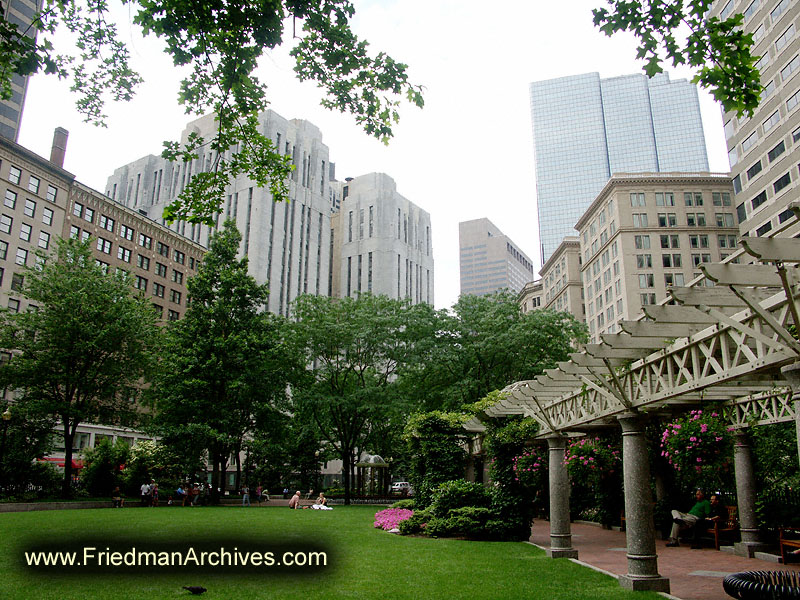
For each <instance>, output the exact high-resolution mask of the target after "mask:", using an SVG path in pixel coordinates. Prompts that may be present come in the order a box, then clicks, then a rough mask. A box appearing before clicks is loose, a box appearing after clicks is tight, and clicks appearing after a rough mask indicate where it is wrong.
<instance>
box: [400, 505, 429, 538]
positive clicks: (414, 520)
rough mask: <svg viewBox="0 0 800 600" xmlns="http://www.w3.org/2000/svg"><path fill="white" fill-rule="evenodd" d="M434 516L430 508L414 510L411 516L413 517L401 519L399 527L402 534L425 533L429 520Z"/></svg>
mask: <svg viewBox="0 0 800 600" xmlns="http://www.w3.org/2000/svg"><path fill="white" fill-rule="evenodd" d="M432 518H433V515H431V512H430V510H428V509H423V510H417V511H414V514H413V515H412V516H411V518H409V519H406V520H405V521H400V525H398V529H400V533H401V534H402V535H413V534H419V533H424V530H425V529H426V526H427V524H428V521H430V520H431V519H432Z"/></svg>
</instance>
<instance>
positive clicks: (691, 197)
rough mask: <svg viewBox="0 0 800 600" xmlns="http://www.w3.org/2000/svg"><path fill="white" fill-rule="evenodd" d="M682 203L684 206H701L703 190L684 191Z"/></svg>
mask: <svg viewBox="0 0 800 600" xmlns="http://www.w3.org/2000/svg"><path fill="white" fill-rule="evenodd" d="M683 203H684V204H685V205H686V206H703V192H684V193H683Z"/></svg>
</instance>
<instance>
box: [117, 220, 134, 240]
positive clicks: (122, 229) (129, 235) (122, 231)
mask: <svg viewBox="0 0 800 600" xmlns="http://www.w3.org/2000/svg"><path fill="white" fill-rule="evenodd" d="M119 235H120V237H122V238H125V239H126V240H128V241H129V242H132V241H133V229H131V228H130V227H128V226H127V225H122V224H121V223H120V226H119Z"/></svg>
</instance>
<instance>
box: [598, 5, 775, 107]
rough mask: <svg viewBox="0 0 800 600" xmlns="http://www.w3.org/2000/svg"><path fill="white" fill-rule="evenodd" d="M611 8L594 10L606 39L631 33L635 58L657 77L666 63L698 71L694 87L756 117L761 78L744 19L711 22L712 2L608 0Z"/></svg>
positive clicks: (713, 19) (728, 18)
mask: <svg viewBox="0 0 800 600" xmlns="http://www.w3.org/2000/svg"><path fill="white" fill-rule="evenodd" d="M606 2H607V3H608V5H609V6H610V8H596V9H594V10H593V11H592V14H593V15H594V24H595V25H596V26H597V27H599V28H600V31H602V32H603V33H605V34H606V35H609V36H610V35H613V34H615V33H617V32H620V31H630V32H631V33H633V34H634V35H635V36H636V37H637V38H638V39H639V47H638V49H637V53H636V58H640V59H643V60H645V61H646V64H645V67H644V71H645V72H646V73H647V75H648V76H650V77H652V76H653V75H655V74H656V73H660V72H661V71H663V67H662V66H661V65H662V63H663V62H665V61H671V62H672V65H673V66H675V67H677V66H681V65H686V66H689V67H692V68H693V69H695V70H696V75H695V77H694V78H693V79H692V81H693V83H697V84H700V85H701V86H702V87H704V88H706V89H707V90H709V91H710V92H711V94H712V95H713V96H714V98H716V99H717V100H718V101H719V102H720V103H721V104H722V106H723V108H724V109H725V110H726V111H735V112H736V113H737V115H739V116H742V115H743V114H748V115H749V116H752V113H753V110H755V108H756V106H758V102H759V100H760V96H761V89H762V88H761V77H760V74H759V72H758V69H757V68H756V67H755V64H756V62H757V61H758V58H759V57H754V56H753V55H752V53H751V49H752V47H753V36H752V35H751V34H749V33H744V31H743V30H742V25H743V23H744V16H743V15H742V14H740V13H736V14H732V15H730V16H729V17H727V18H726V19H719V18H718V17H711V18H706V16H707V13H708V11H709V10H710V9H711V5H712V3H713V0H690V1H688V2H684V1H683V0H678V1H675V0H606Z"/></svg>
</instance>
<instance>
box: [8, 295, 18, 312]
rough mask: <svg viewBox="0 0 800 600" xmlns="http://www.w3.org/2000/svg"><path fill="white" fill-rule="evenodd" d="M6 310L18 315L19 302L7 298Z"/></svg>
mask: <svg viewBox="0 0 800 600" xmlns="http://www.w3.org/2000/svg"><path fill="white" fill-rule="evenodd" d="M8 310H9V312H13V313H18V312H19V300H17V299H16V298H9V299H8Z"/></svg>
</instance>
